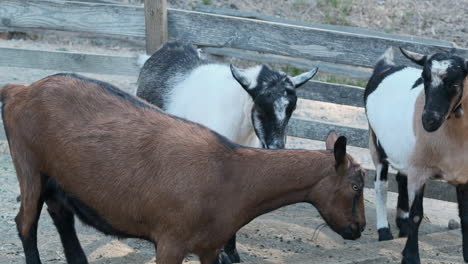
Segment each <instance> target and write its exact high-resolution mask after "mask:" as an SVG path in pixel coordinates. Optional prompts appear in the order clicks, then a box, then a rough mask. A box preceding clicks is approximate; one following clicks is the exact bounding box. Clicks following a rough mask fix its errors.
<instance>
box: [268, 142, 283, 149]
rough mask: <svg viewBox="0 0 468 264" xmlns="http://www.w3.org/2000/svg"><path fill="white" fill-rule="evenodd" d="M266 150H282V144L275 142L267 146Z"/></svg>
mask: <svg viewBox="0 0 468 264" xmlns="http://www.w3.org/2000/svg"><path fill="white" fill-rule="evenodd" d="M267 148H268V149H284V142H279V141H275V142H273V143H271V144H269V145H268V146H267Z"/></svg>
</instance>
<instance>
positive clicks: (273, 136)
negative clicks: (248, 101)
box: [248, 65, 297, 149]
mask: <svg viewBox="0 0 468 264" xmlns="http://www.w3.org/2000/svg"><path fill="white" fill-rule="evenodd" d="M248 92H249V94H250V95H251V96H252V99H253V101H254V107H253V109H252V123H253V124H254V128H255V133H256V134H257V136H258V138H259V139H260V141H261V142H262V145H263V147H264V148H271V149H278V148H284V145H285V143H286V142H285V138H286V128H287V124H288V122H289V119H290V118H291V115H292V113H293V111H294V110H295V109H296V102H297V95H296V91H295V90H294V85H293V83H292V81H291V80H290V78H289V77H288V76H287V75H285V74H283V73H280V72H276V71H273V70H271V69H270V68H268V67H267V66H265V65H263V66H262V69H261V70H260V72H259V75H258V78H257V86H256V87H253V88H250V89H249V90H248Z"/></svg>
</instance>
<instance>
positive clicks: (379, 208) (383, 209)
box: [369, 128, 393, 241]
mask: <svg viewBox="0 0 468 264" xmlns="http://www.w3.org/2000/svg"><path fill="white" fill-rule="evenodd" d="M369 150H370V152H371V156H372V161H373V162H374V165H375V182H374V189H375V199H376V204H375V210H376V213H377V215H376V217H377V232H378V233H379V241H384V240H392V239H393V236H392V232H391V231H390V225H389V224H388V217H387V186H388V184H387V175H388V162H387V160H386V159H387V155H386V154H385V151H384V150H383V149H382V148H381V147H380V145H379V144H378V140H377V137H376V135H375V133H374V131H373V130H372V128H369Z"/></svg>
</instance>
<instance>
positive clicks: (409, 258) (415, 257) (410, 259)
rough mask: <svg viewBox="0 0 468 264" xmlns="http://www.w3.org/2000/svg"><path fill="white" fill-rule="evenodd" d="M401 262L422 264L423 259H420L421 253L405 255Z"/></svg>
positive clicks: (403, 263)
mask: <svg viewBox="0 0 468 264" xmlns="http://www.w3.org/2000/svg"><path fill="white" fill-rule="evenodd" d="M401 264H421V260H420V259H419V255H410V256H404V257H403V260H401Z"/></svg>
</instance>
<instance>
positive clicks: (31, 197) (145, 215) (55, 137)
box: [1, 74, 365, 264]
mask: <svg viewBox="0 0 468 264" xmlns="http://www.w3.org/2000/svg"><path fill="white" fill-rule="evenodd" d="M1 100H2V102H3V118H4V126H5V130H6V132H7V135H8V142H9V145H10V150H11V155H12V158H13V162H14V165H15V168H16V172H17V176H18V181H19V184H20V190H21V197H22V199H21V207H20V210H19V213H18V215H17V217H16V223H17V227H18V231H19V236H20V238H21V241H22V243H23V247H24V251H25V256H26V262H27V263H28V264H33V263H34V264H38V263H40V259H39V253H38V249H37V242H36V233H37V223H38V219H39V215H40V212H41V208H42V206H43V203H44V202H45V203H46V204H47V206H48V211H49V213H50V215H51V217H52V219H53V221H54V224H55V225H56V227H57V230H58V232H59V234H60V238H61V240H62V244H63V246H64V252H65V256H66V258H67V261H68V263H87V260H86V256H85V254H84V252H83V250H82V248H81V246H80V243H79V241H78V239H77V236H76V232H75V229H74V224H73V216H74V215H77V216H78V217H79V218H80V219H81V220H82V221H83V222H84V223H86V224H88V225H91V226H93V227H95V228H96V229H97V230H99V231H101V232H104V233H105V234H108V235H115V236H118V237H136V238H142V239H146V240H148V241H152V242H153V243H155V244H156V243H157V248H158V252H157V263H159V264H169V263H171V264H172V263H174V264H179V263H182V261H183V258H184V256H185V255H186V254H188V253H194V254H196V255H198V256H199V257H200V259H201V263H203V264H212V263H218V261H219V259H218V252H219V249H220V248H221V247H222V246H223V245H224V244H225V243H226V241H227V240H228V239H229V238H230V237H231V236H232V235H233V234H234V233H235V232H236V231H237V230H238V229H239V228H241V227H242V226H243V225H245V224H247V223H248V222H250V221H251V220H252V219H254V218H255V217H257V216H259V215H261V214H264V213H267V212H270V211H272V210H275V209H277V208H279V207H281V206H285V205H288V204H292V203H297V202H310V203H312V204H313V205H314V206H315V207H316V208H317V209H318V210H319V212H320V213H321V215H322V216H323V218H324V219H325V221H326V222H327V223H328V225H329V226H330V227H331V228H332V229H333V230H334V231H336V232H337V233H339V234H340V235H341V236H343V237H344V238H346V239H357V238H359V237H360V235H361V232H362V230H363V229H364V226H365V218H364V203H363V194H362V191H363V186H364V179H363V177H364V175H363V174H364V172H363V170H362V169H361V167H360V166H359V164H357V163H356V162H355V161H354V160H353V158H352V157H351V156H349V155H348V154H346V138H344V137H340V138H338V139H336V134H334V133H332V134H330V135H329V137H328V140H327V149H328V150H323V151H309V150H263V149H254V148H247V147H241V146H239V145H235V144H233V143H231V142H229V141H228V140H226V139H225V138H224V137H222V136H220V135H218V134H216V133H214V132H212V131H211V130H209V129H207V128H205V127H203V126H201V125H199V124H196V123H192V122H189V121H186V120H183V119H179V118H175V117H173V116H170V115H168V114H165V113H164V112H162V111H160V110H159V109H158V108H156V107H154V106H152V105H150V104H148V103H146V102H144V101H141V100H140V99H137V98H136V97H133V96H131V95H129V94H127V93H124V92H122V91H121V90H119V89H117V88H115V87H114V86H112V85H110V84H107V83H104V82H100V81H97V80H93V79H87V78H85V77H82V76H78V75H69V74H58V75H53V76H49V77H47V78H45V79H42V80H40V81H37V82H35V83H33V84H32V85H30V86H23V85H7V86H5V87H4V88H3V89H2V90H1ZM225 208H229V209H228V210H226V209H225Z"/></svg>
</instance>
